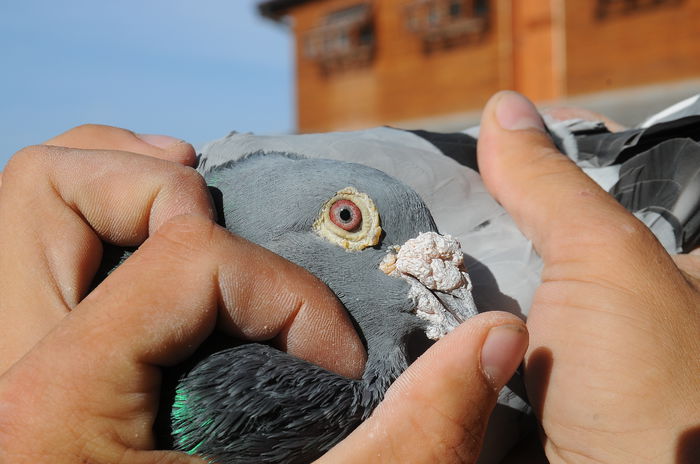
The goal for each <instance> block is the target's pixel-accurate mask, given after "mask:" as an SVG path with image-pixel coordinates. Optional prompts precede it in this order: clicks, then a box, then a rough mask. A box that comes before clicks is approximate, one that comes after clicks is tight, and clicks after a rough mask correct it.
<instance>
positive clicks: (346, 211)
mask: <svg viewBox="0 0 700 464" xmlns="http://www.w3.org/2000/svg"><path fill="white" fill-rule="evenodd" d="M328 214H329V217H330V220H331V222H332V223H333V224H335V225H336V226H338V227H340V228H341V229H343V230H347V231H353V230H355V229H357V228H358V227H359V225H360V224H361V223H362V211H360V208H358V207H357V205H356V204H355V203H353V202H352V201H350V200H338V201H336V202H335V203H333V205H332V206H331V210H330V211H329V212H328Z"/></svg>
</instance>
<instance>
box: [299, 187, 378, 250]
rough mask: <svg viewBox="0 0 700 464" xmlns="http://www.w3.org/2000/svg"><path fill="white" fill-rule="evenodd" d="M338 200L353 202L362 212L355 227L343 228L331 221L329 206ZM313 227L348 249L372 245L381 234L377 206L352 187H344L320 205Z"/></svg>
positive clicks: (318, 232) (376, 242)
mask: <svg viewBox="0 0 700 464" xmlns="http://www.w3.org/2000/svg"><path fill="white" fill-rule="evenodd" d="M339 200H348V201H350V202H352V203H354V204H355V205H356V206H357V208H358V209H359V210H360V212H361V213H362V222H361V224H360V225H359V226H358V227H357V228H355V229H353V230H345V229H343V228H342V227H338V226H337V225H336V224H334V223H333V221H332V219H331V215H330V212H331V207H332V206H333V205H334V204H335V203H336V202H338V201H339ZM313 228H314V230H315V231H316V233H317V234H318V235H320V236H321V237H323V238H324V239H326V240H328V241H329V242H331V243H335V244H336V245H339V246H341V247H343V248H345V249H346V250H348V251H358V250H362V249H364V248H367V247H371V246H374V245H376V244H378V243H379V237H380V236H381V235H382V228H381V226H380V221H379V212H378V211H377V207H376V206H375V205H374V202H373V201H372V199H371V198H370V197H369V195H367V194H366V193H361V192H358V191H357V189H355V188H354V187H345V188H344V189H342V190H340V191H338V192H336V194H335V195H333V197H331V198H330V199H329V200H328V201H326V202H325V203H324V204H323V206H322V207H321V211H320V213H319V215H318V218H316V221H314V225H313Z"/></svg>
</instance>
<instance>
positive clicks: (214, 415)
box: [171, 153, 477, 464]
mask: <svg viewBox="0 0 700 464" xmlns="http://www.w3.org/2000/svg"><path fill="white" fill-rule="evenodd" d="M205 179H206V181H207V184H208V185H209V186H210V188H211V189H212V190H213V191H214V192H215V196H217V197H219V198H221V199H222V201H221V203H220V204H221V208H220V209H219V215H220V221H221V223H222V224H224V225H225V227H226V228H227V229H228V230H229V231H231V232H232V233H234V234H237V235H239V236H242V237H244V238H246V239H248V240H250V241H252V242H254V243H257V244H258V245H261V246H263V247H265V248H268V249H269V250H271V251H273V252H275V253H277V254H279V255H281V256H283V257H284V258H286V259H288V260H290V261H292V262H294V263H296V264H298V265H300V266H302V267H304V268H306V269H307V270H309V271H310V272H311V273H313V274H314V275H315V276H317V277H318V278H319V279H320V280H321V281H323V282H324V283H325V284H326V285H327V286H328V287H329V288H330V289H331V290H332V291H333V292H334V293H335V295H336V296H337V297H338V298H339V300H340V302H341V303H342V304H343V305H344V306H345V308H346V309H347V311H348V314H349V316H350V317H351V319H352V321H353V322H354V324H355V325H356V327H357V329H358V333H359V334H360V336H361V337H362V339H363V342H364V344H365V345H366V348H367V354H368V359H367V363H366V367H365V371H364V374H363V376H362V378H361V379H349V378H345V377H343V376H341V375H338V374H335V373H332V372H329V371H327V370H325V369H323V368H320V367H318V366H315V365H312V364H310V363H308V362H306V361H304V360H301V359H298V358H295V357H293V356H291V355H289V354H287V353H284V352H282V351H279V350H276V349H274V348H272V347H270V346H268V345H265V344H260V343H249V344H243V345H239V346H235V347H233V348H229V349H225V350H222V351H218V352H216V353H214V354H211V355H209V356H207V357H205V358H204V359H203V360H202V361H200V362H199V363H198V364H197V365H196V366H195V367H194V368H193V369H192V370H191V371H190V372H189V373H187V374H186V375H185V376H184V377H183V378H181V379H180V380H179V381H178V382H177V387H176V390H175V396H174V402H173V405H172V410H171V420H172V426H171V430H172V435H173V444H174V447H175V449H178V450H182V451H186V452H188V453H190V454H196V455H199V456H202V457H205V458H208V459H212V460H214V461H216V462H218V463H221V464H226V463H253V462H255V463H261V462H262V463H265V462H271V463H272V462H274V463H302V462H309V461H312V460H314V459H316V458H318V457H319V456H320V455H322V454H323V453H324V452H325V451H327V450H328V449H329V448H330V447H332V446H333V445H335V444H336V443H337V442H339V441H340V440H342V439H343V438H344V437H346V436H347V435H348V434H349V433H350V432H351V431H352V430H353V429H354V428H355V427H357V426H358V425H359V424H360V423H361V422H362V420H364V419H366V418H367V417H368V416H369V415H370V414H371V412H372V410H373V409H374V408H375V407H376V406H377V404H378V403H379V402H380V401H381V400H382V398H383V396H384V393H385V391H386V390H387V388H388V387H389V386H390V385H391V383H392V382H393V381H394V380H395V379H396V378H397V377H398V376H399V375H400V374H401V373H402V372H403V371H404V370H405V369H406V368H407V367H408V365H409V364H410V362H411V361H412V359H414V358H415V356H417V355H418V354H420V353H422V351H424V349H425V347H426V346H427V345H429V343H430V340H437V339H439V338H441V337H442V336H444V335H445V334H446V333H448V332H449V331H450V330H452V329H454V328H455V327H456V326H457V325H459V324H460V323H461V322H463V321H464V320H466V319H467V318H468V317H471V316H473V315H475V314H477V311H476V308H475V305H474V302H473V299H472V297H471V281H470V279H469V275H468V274H467V273H466V269H465V268H464V265H463V253H462V250H461V248H460V246H459V244H458V243H457V241H456V240H454V238H452V237H451V236H445V235H441V234H439V233H438V231H437V228H436V226H435V223H434V221H433V218H432V216H431V215H430V212H429V210H428V208H427V207H426V205H425V203H424V202H423V201H422V200H421V198H420V197H419V196H418V195H417V194H416V193H415V192H414V191H413V190H412V189H410V188H409V187H407V186H406V185H405V184H403V183H401V182H399V181H397V180H395V179H393V178H391V177H389V176H388V175H386V174H384V173H383V172H381V171H378V170H376V169H373V168H370V167H367V166H363V165H359V164H353V163H346V162H340V161H335V160H323V159H306V158H303V157H301V156H298V155H294V154H290V153H255V154H252V155H250V156H247V157H244V158H242V159H241V160H237V161H231V162H228V163H225V164H223V165H220V166H218V167H217V168H215V169H213V170H211V171H209V172H208V173H207V174H206V175H205ZM242 265H243V264H242ZM414 346H417V347H418V349H416V348H413V347H414Z"/></svg>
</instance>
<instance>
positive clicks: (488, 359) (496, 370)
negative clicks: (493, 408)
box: [481, 324, 528, 390]
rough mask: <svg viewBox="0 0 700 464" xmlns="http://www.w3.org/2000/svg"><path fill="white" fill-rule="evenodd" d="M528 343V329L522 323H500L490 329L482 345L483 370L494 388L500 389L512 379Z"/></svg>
mask: <svg viewBox="0 0 700 464" xmlns="http://www.w3.org/2000/svg"><path fill="white" fill-rule="evenodd" d="M527 343H528V337H527V331H526V330H525V328H524V327H523V326H521V325H514V324H506V325H499V326H496V327H493V328H492V329H491V330H490V331H489V333H488V335H487V336H486V340H485V341H484V344H483V346H482V347H481V370H482V371H483V372H484V375H485V376H486V378H487V379H488V381H489V382H490V383H491V385H492V386H493V388H495V389H497V390H500V389H501V388H502V387H503V385H505V384H506V382H508V380H510V378H511V377H512V376H513V373H514V372H515V369H516V368H517V367H518V365H520V363H521V362H522V360H523V356H525V350H527Z"/></svg>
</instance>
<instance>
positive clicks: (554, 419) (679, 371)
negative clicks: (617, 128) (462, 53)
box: [478, 92, 700, 463]
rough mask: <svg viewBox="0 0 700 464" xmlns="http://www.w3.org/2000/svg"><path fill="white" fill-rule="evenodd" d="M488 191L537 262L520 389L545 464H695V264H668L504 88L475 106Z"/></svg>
mask: <svg viewBox="0 0 700 464" xmlns="http://www.w3.org/2000/svg"><path fill="white" fill-rule="evenodd" d="M478 160H479V167H480V171H481V174H482V176H483V178H484V182H485V183H486V186H487V187H488V188H489V190H490V191H491V193H492V194H493V195H494V196H495V197H496V199H497V200H498V201H499V202H500V203H501V204H502V205H503V206H504V207H505V208H506V210H507V211H508V212H509V213H510V214H511V215H512V216H513V218H514V219H515V221H516V222H517V223H518V225H519V227H520V228H521V230H522V231H523V232H524V233H525V235H526V236H528V238H530V239H531V240H532V242H533V244H534V246H535V248H536V250H537V251H538V253H539V254H540V255H541V257H542V259H543V261H544V269H543V272H542V284H541V285H540V287H539V288H538V290H537V292H536V294H535V297H534V300H533V306H532V308H531V310H530V313H529V319H528V323H527V324H528V328H529V331H530V347H529V349H528V353H527V356H526V369H525V380H526V385H527V387H528V395H529V398H530V400H531V402H532V404H533V406H534V408H535V411H536V414H537V415H538V418H539V420H540V422H541V425H542V429H543V435H544V448H545V452H546V454H547V457H548V459H549V461H550V462H552V463H556V462H600V463H603V462H606V463H615V462H621V463H628V462H654V463H658V462H678V463H686V462H687V463H690V462H698V455H697V454H696V453H698V452H699V450H700V437H699V434H700V431H699V428H698V426H699V425H700V359H699V358H698V353H700V337H699V336H698V335H699V334H700V294H699V289H700V257H698V256H693V255H692V254H691V255H684V256H678V257H676V258H675V261H674V259H672V257H670V256H669V255H668V254H667V253H666V252H665V251H664V249H663V248H662V247H661V245H660V244H659V243H658V242H657V241H656V239H655V238H654V236H653V235H652V234H651V233H650V232H649V230H648V229H647V228H646V227H645V226H644V225H643V224H642V223H641V222H639V221H638V220H637V219H636V218H634V216H632V214H630V213H629V212H627V211H626V210H624V208H622V207H621V206H620V205H619V204H618V203H617V202H615V201H614V199H613V198H612V197H611V196H609V195H608V194H607V193H606V192H604V191H603V190H602V189H601V188H600V187H598V186H597V185H596V184H595V183H594V182H593V181H591V180H590V179H589V178H588V177H587V176H585V175H584V174H583V173H582V172H581V171H580V170H579V169H578V168H577V167H576V166H575V165H574V164H573V163H572V162H571V161H569V160H568V159H567V158H566V157H564V156H563V155H561V154H560V153H559V152H558V151H557V150H556V149H555V148H554V146H553V145H552V143H551V142H550V140H549V138H548V137H547V136H546V134H545V132H544V129H543V126H542V123H541V120H540V117H539V116H538V115H537V113H536V112H535V110H534V107H533V106H532V105H531V104H530V103H529V102H527V101H526V100H525V99H524V98H522V97H521V96H519V95H517V94H515V93H513V92H505V93H499V94H497V95H496V96H495V97H493V98H492V99H491V101H490V102H489V104H488V105H487V107H486V109H485V111H484V115H483V119H482V125H481V132H480V138H479V146H478Z"/></svg>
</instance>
